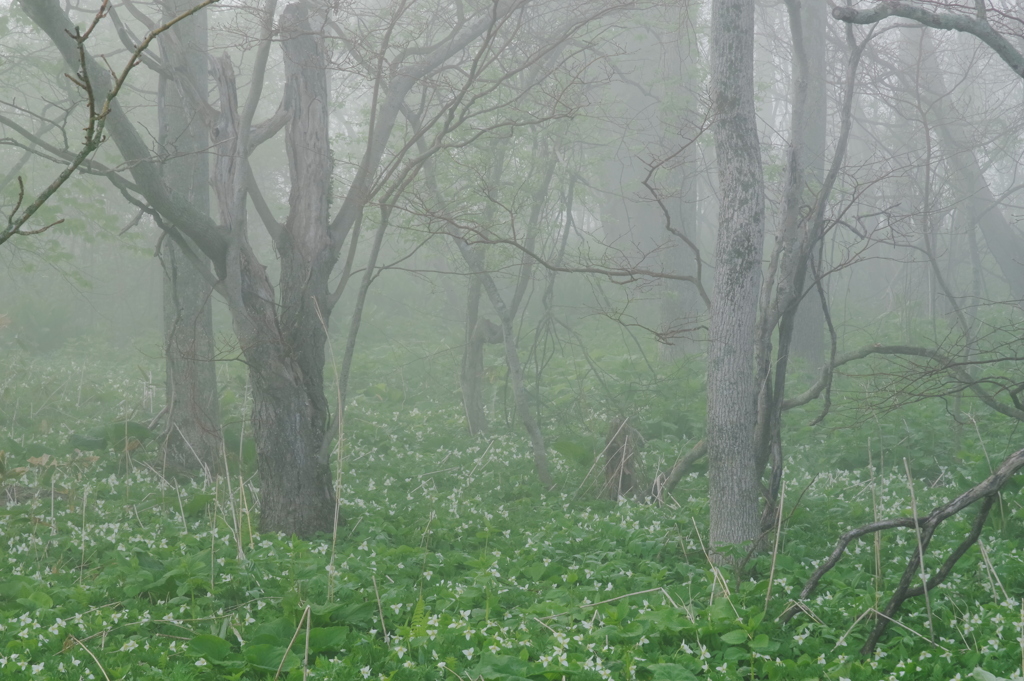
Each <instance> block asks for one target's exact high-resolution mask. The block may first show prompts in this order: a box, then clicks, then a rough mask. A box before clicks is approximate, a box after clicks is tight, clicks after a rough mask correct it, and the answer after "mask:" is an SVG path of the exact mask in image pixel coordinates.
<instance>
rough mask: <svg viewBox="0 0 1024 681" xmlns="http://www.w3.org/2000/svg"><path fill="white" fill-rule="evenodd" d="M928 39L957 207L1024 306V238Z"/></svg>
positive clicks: (928, 69) (927, 83) (931, 96)
mask: <svg viewBox="0 0 1024 681" xmlns="http://www.w3.org/2000/svg"><path fill="white" fill-rule="evenodd" d="M924 40H925V43H924V45H923V46H922V47H923V48H924V49H923V51H922V53H921V55H920V58H921V70H920V81H921V82H920V86H921V90H922V96H923V97H924V98H926V99H927V101H928V104H929V105H930V107H931V111H932V112H933V113H934V115H935V121H936V127H937V128H938V132H939V144H940V146H941V147H942V148H943V151H944V152H945V154H944V155H945V165H946V168H947V169H948V171H949V178H950V182H951V185H952V188H953V191H954V193H955V196H956V199H957V202H958V204H959V205H961V206H963V209H964V212H965V217H966V220H967V223H968V225H969V226H970V227H977V228H978V230H979V231H980V232H981V235H982V237H983V238H984V240H985V245H986V246H987V247H988V250H989V252H990V253H991V254H992V257H993V258H994V259H995V261H996V264H997V265H998V266H999V271H1000V273H1001V274H1002V275H1003V278H1004V279H1005V280H1006V283H1007V284H1008V285H1009V288H1010V295H1011V296H1012V297H1013V299H1014V300H1015V301H1017V304H1018V305H1024V238H1021V235H1020V234H1019V233H1018V232H1017V230H1016V229H1015V228H1014V226H1013V225H1011V224H1010V222H1009V221H1008V220H1007V219H1006V214H1005V213H1004V212H1003V209H1002V207H1001V206H1000V205H999V202H998V201H997V200H996V197H995V196H994V195H993V194H992V189H991V188H990V187H989V186H988V181H987V180H986V179H985V174H984V173H983V172H982V170H981V164H980V163H978V157H977V155H976V154H975V152H974V145H973V144H972V143H971V141H970V140H969V139H968V138H967V135H966V134H965V132H964V129H963V126H962V125H961V124H960V122H959V121H958V118H957V116H956V115H955V113H954V112H952V111H950V102H949V97H948V94H949V91H948V90H947V88H946V83H945V82H944V81H945V79H944V77H943V74H942V69H941V68H940V67H939V64H938V62H937V60H936V58H935V51H934V47H933V45H932V42H931V40H930V39H929V38H928V37H927V36H925V38H924Z"/></svg>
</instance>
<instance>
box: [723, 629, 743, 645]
mask: <svg viewBox="0 0 1024 681" xmlns="http://www.w3.org/2000/svg"><path fill="white" fill-rule="evenodd" d="M722 640H723V641H725V642H726V643H728V644H729V645H731V646H738V645H739V644H741V643H746V642H747V632H745V631H743V630H742V629H734V630H732V631H730V632H729V633H728V634H722Z"/></svg>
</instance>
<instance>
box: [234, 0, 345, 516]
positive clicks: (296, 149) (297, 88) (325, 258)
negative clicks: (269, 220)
mask: <svg viewBox="0 0 1024 681" xmlns="http://www.w3.org/2000/svg"><path fill="white" fill-rule="evenodd" d="M280 34H281V38H282V42H281V46H282V48H283V50H284V63H285V78H286V80H285V83H286V85H285V87H286V97H287V98H288V102H287V106H288V107H289V108H290V110H291V113H292V116H291V118H290V119H289V122H288V125H287V128H286V135H285V148H286V150H287V153H288V168H289V171H290V175H291V178H290V179H291V191H290V194H289V197H288V207H289V212H288V220H287V222H286V224H285V225H284V229H283V230H282V231H281V233H280V235H279V238H278V239H277V248H278V251H279V252H280V254H281V278H280V291H281V308H280V312H279V320H276V321H277V323H273V324H261V325H259V326H258V327H257V334H256V336H257V337H256V338H255V339H254V340H256V341H257V343H259V345H260V346H261V347H259V348H258V349H257V348H250V349H249V350H250V351H252V352H254V354H257V355H265V354H267V355H271V356H272V360H271V361H270V362H268V363H262V362H259V363H256V362H251V361H250V375H251V376H252V381H253V402H254V409H253V434H254V436H255V438H256V454H257V457H258V460H259V466H260V485H261V494H260V500H261V507H260V527H261V529H272V530H278V531H282V530H283V531H285V532H295V533H297V534H301V535H309V534H310V533H312V532H317V531H323V532H330V531H331V530H332V529H333V524H334V512H335V507H336V504H335V497H334V487H333V485H332V479H331V470H330V465H329V460H328V459H326V457H324V456H323V455H322V451H323V450H324V449H325V448H324V446H323V444H324V439H325V437H326V431H327V427H328V423H329V422H330V416H329V409H328V404H327V398H326V396H325V395H324V363H325V355H324V348H325V344H326V342H327V323H328V321H329V319H330V311H331V303H330V301H329V298H330V296H329V293H328V278H329V277H330V273H331V270H332V268H333V267H334V264H335V256H334V255H333V253H334V252H335V251H334V250H333V249H331V247H330V246H331V244H330V236H329V234H328V231H327V225H328V222H329V219H328V215H327V209H328V205H329V201H330V173H331V155H330V146H329V145H330V141H329V140H330V137H329V130H328V107H327V104H328V91H327V69H326V63H325V60H324V56H323V51H322V46H321V44H320V41H319V39H318V38H317V37H316V34H315V33H314V32H313V31H312V30H311V28H310V24H309V19H308V17H307V13H306V9H305V6H304V5H300V4H298V3H293V4H291V5H288V7H286V8H285V10H284V12H283V13H282V15H281V20H280ZM264 276H265V275H264ZM321 320H322V321H321ZM243 349H244V348H243ZM247 354H248V352H247Z"/></svg>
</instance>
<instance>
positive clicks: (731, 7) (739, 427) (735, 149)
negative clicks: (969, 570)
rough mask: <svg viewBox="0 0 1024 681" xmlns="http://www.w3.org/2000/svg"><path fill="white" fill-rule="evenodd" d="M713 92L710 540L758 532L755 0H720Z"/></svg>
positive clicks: (739, 540)
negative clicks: (715, 212)
mask: <svg viewBox="0 0 1024 681" xmlns="http://www.w3.org/2000/svg"><path fill="white" fill-rule="evenodd" d="M711 96H712V105H713V107H714V108H713V114H714V117H715V118H714V131H715V153H716V156H717V158H718V182H719V193H720V196H721V205H720V208H719V227H718V238H717V243H716V251H715V261H716V268H715V286H714V296H713V300H712V304H711V325H710V345H709V349H708V414H707V440H708V460H709V468H708V478H709V490H708V491H709V495H710V510H711V533H710V534H711V545H712V547H714V549H715V550H716V551H718V550H720V549H723V548H725V547H727V546H735V545H742V544H750V543H751V542H754V541H756V540H757V538H758V534H759V524H760V514H759V510H758V489H759V484H760V480H759V477H758V475H757V470H756V466H755V454H754V424H755V421H756V418H757V413H756V407H755V401H756V395H757V387H756V385H755V382H754V347H755V342H756V338H755V331H756V321H757V307H758V298H759V294H760V290H761V286H760V285H761V253H762V248H763V240H764V183H763V177H762V171H761V152H760V149H759V147H758V138H757V125H756V120H755V114H754V3H752V2H749V0H713V2H712V9H711Z"/></svg>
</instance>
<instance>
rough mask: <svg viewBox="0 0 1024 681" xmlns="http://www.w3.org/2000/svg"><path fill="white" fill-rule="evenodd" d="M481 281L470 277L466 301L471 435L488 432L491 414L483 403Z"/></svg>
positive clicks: (463, 378) (464, 374)
mask: <svg viewBox="0 0 1024 681" xmlns="http://www.w3.org/2000/svg"><path fill="white" fill-rule="evenodd" d="M481 321H484V320H483V319H482V318H481V317H480V280H479V278H477V277H475V276H471V277H469V295H468V296H467V299H466V334H465V346H464V347H463V351H462V371H461V373H460V376H459V383H460V385H461V387H462V404H463V407H464V408H465V410H466V427H467V428H468V429H469V434H470V435H479V434H480V433H484V432H486V431H487V414H486V412H484V404H483V376H484V334H483V333H481V329H480V328H478V327H479V325H480V322H481Z"/></svg>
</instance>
